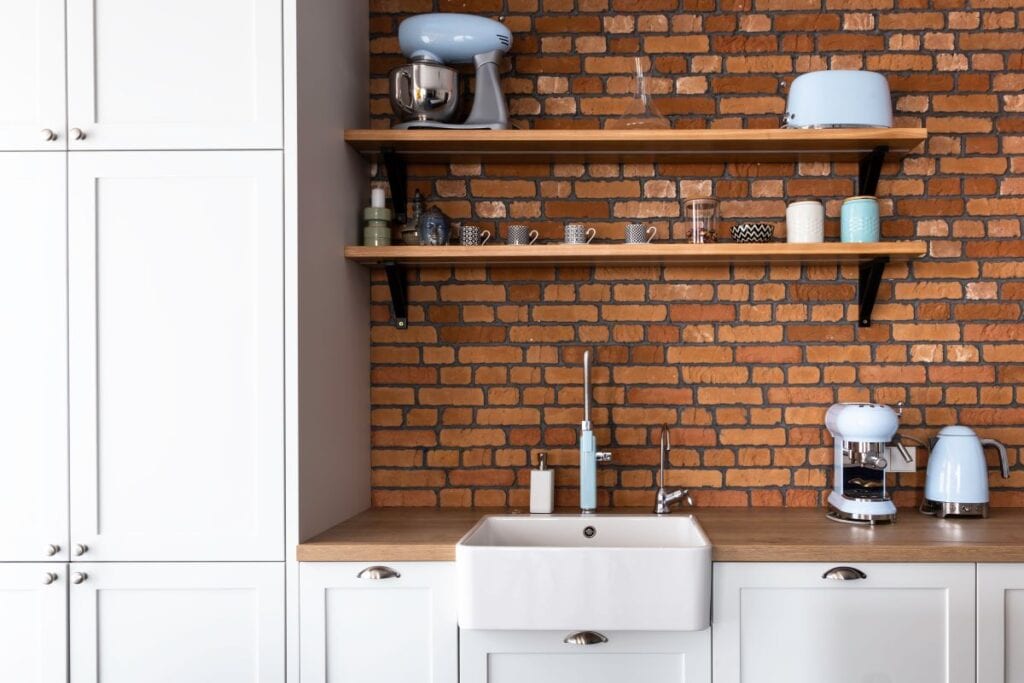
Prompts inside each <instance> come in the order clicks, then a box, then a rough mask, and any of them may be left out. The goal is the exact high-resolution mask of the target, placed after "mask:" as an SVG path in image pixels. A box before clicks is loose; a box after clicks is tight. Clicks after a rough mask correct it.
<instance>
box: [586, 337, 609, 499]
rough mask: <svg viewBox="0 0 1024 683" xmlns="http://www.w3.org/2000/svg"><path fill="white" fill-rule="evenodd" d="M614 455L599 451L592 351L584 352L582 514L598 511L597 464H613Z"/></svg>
mask: <svg viewBox="0 0 1024 683" xmlns="http://www.w3.org/2000/svg"><path fill="white" fill-rule="evenodd" d="M611 459H612V454H611V453H608V452H606V451H599V450H597V440H596V439H595V438H594V425H593V423H591V421H590V351H584V352H583V423H582V424H581V425H580V512H582V513H583V514H585V515H589V514H592V513H594V512H596V511H597V463H599V462H611Z"/></svg>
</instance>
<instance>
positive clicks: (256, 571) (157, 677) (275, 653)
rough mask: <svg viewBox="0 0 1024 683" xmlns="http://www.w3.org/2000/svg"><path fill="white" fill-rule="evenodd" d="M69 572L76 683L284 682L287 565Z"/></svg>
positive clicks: (98, 567) (112, 567) (88, 566)
mask: <svg viewBox="0 0 1024 683" xmlns="http://www.w3.org/2000/svg"><path fill="white" fill-rule="evenodd" d="M71 571H72V573H71V580H72V582H74V581H75V580H76V579H78V578H80V579H82V580H81V582H80V583H72V586H71V601H70V602H71V610H70V611H71V628H70V631H71V670H72V671H73V672H74V683H139V682H140V681H145V682H146V683H181V682H182V681H188V682H189V683H283V681H284V638H285V635H284V565H283V563H278V562H274V563H243V562H239V563H222V564H120V563H117V564H92V563H75V564H74V565H72V568H71ZM76 573H77V574H79V575H80V576H78V577H76Z"/></svg>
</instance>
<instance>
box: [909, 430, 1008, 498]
mask: <svg viewBox="0 0 1024 683" xmlns="http://www.w3.org/2000/svg"><path fill="white" fill-rule="evenodd" d="M985 446H992V447H993V448H996V449H998V450H999V458H1000V463H1001V465H1002V473H1003V479H1008V478H1009V477H1010V464H1009V462H1008V461H1007V459H1006V446H1004V445H1003V444H1001V443H999V442H998V441H996V440H995V439H979V438H978V435H977V434H975V433H974V430H973V429H971V428H970V427H964V426H962V425H952V426H949V427H944V428H943V429H942V431H940V432H939V435H938V437H937V438H936V440H935V442H934V445H933V446H932V449H931V454H930V455H929V456H928V474H927V476H926V478H925V485H924V501H923V502H922V503H921V512H923V513H924V514H926V515H936V516H937V517H988V465H987V463H986V462H985Z"/></svg>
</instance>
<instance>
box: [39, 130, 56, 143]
mask: <svg viewBox="0 0 1024 683" xmlns="http://www.w3.org/2000/svg"><path fill="white" fill-rule="evenodd" d="M42 136H43V142H53V141H54V140H56V139H57V133H55V132H54V131H53V130H52V129H50V128H43V130H42Z"/></svg>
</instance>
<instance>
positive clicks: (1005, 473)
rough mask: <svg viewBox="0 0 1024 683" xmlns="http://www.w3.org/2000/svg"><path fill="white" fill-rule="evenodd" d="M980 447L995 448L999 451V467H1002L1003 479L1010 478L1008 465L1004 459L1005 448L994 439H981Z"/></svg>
mask: <svg viewBox="0 0 1024 683" xmlns="http://www.w3.org/2000/svg"><path fill="white" fill-rule="evenodd" d="M981 445H982V446H995V448H996V449H997V450H998V451H999V463H1000V465H1002V469H1003V479H1009V478H1010V463H1009V461H1007V459H1006V446H1004V445H1003V444H1001V443H999V442H998V441H996V440H995V439H982V440H981Z"/></svg>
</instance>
